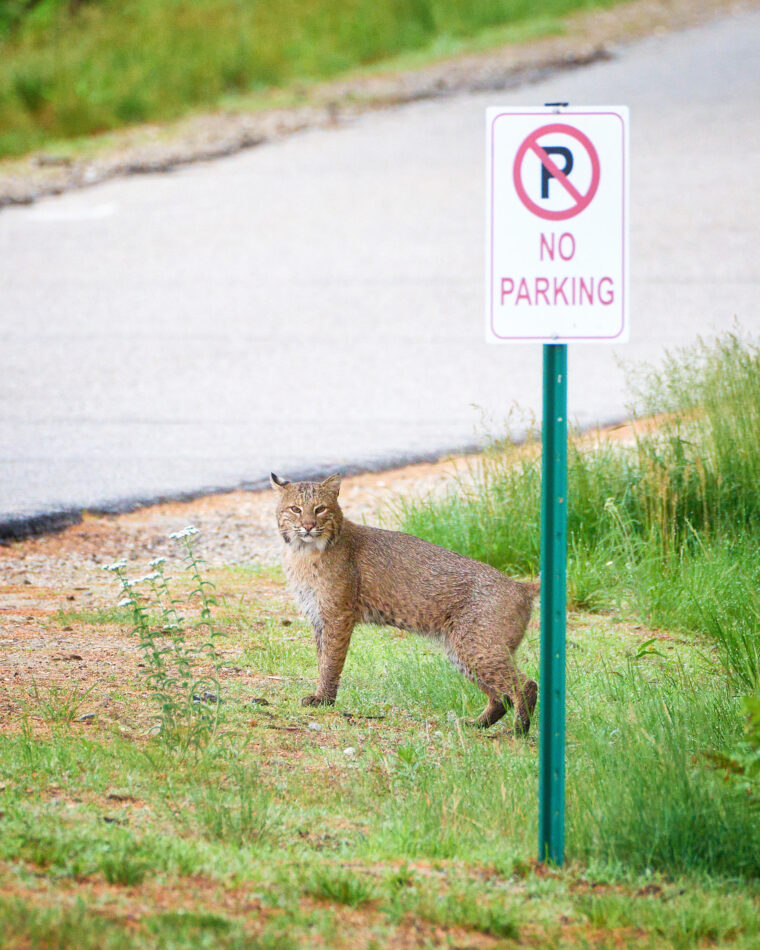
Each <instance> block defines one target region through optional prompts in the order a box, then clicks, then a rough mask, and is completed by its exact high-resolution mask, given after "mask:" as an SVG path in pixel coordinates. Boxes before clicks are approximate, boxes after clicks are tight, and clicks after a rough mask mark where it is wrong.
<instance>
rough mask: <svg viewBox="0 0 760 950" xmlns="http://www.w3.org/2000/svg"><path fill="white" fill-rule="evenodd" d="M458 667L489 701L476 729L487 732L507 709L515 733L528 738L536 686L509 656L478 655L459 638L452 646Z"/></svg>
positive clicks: (496, 651) (494, 651)
mask: <svg viewBox="0 0 760 950" xmlns="http://www.w3.org/2000/svg"><path fill="white" fill-rule="evenodd" d="M453 647H454V650H455V651H456V654H457V657H458V660H459V664H458V665H461V667H462V668H464V669H466V670H467V671H468V672H469V671H471V674H472V679H473V681H474V683H475V684H476V685H477V686H478V687H479V688H480V689H482V690H483V692H484V693H485V694H486V696H487V697H488V705H487V706H486V708H485V709H484V710H483V712H482V713H481V715H480V716H479V717H478V719H477V723H476V724H477V725H478V726H480V727H481V728H488V727H489V726H492V725H493V724H494V723H496V722H498V721H499V719H501V718H502V716H503V715H504V714H505V712H506V709H507V707H508V706H514V709H515V732H516V733H518V734H520V735H527V733H528V730H529V729H530V720H531V717H532V715H533V711H534V710H535V708H536V701H537V699H538V685H537V684H536V682H535V680H530V679H528V678H527V676H525V675H524V674H522V673H521V672H520V671H519V670H518V669H517V667H516V666H515V663H514V660H513V659H512V656H511V654H510V653H509V652H508V651H507V650H504V651H503V652H502V649H498V648H497V649H488V650H485V651H483V653H479V652H478V651H477V649H476V648H475V647H474V644H473V643H472V640H471V639H468V638H465V637H463V638H461V639H459V640H458V641H455V642H454V643H453Z"/></svg>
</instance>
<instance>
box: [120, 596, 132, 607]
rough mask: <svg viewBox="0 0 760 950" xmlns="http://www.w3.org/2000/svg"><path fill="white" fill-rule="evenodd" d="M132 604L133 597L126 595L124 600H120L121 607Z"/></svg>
mask: <svg viewBox="0 0 760 950" xmlns="http://www.w3.org/2000/svg"><path fill="white" fill-rule="evenodd" d="M131 604H132V598H131V597H125V598H124V600H120V601H119V607H129V606H131Z"/></svg>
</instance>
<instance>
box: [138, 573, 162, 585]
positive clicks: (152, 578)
mask: <svg viewBox="0 0 760 950" xmlns="http://www.w3.org/2000/svg"><path fill="white" fill-rule="evenodd" d="M160 576H161V575H160V574H159V573H158V571H153V573H152V574H146V575H145V577H141V578H140V580H139V581H138V582H137V583H138V584H142V583H144V582H145V581H155V580H157V579H158V578H159V577H160Z"/></svg>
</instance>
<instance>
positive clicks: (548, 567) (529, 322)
mask: <svg viewBox="0 0 760 950" xmlns="http://www.w3.org/2000/svg"><path fill="white" fill-rule="evenodd" d="M628 168H629V159H628V108H627V107H626V106H578V107H575V106H574V107H573V108H572V109H571V108H569V103H567V102H547V103H545V104H544V105H543V107H541V106H504V107H501V106H493V107H490V108H489V109H487V110H486V174H487V204H486V212H487V229H486V273H487V278H486V341H487V342H488V343H497V344H509V343H541V344H543V430H542V438H543V460H542V478H543V484H542V490H541V660H540V678H541V682H540V686H539V690H540V692H539V702H540V721H539V742H540V746H539V816H538V824H539V840H538V857H539V860H541V861H551V862H552V863H554V864H562V862H563V860H564V838H565V828H564V825H565V627H566V618H565V612H566V571H567V506H568V498H567V344H568V343H625V342H627V340H628V334H629V317H628V312H629V306H628V272H629V263H628V257H629V251H628V245H629V240H628V219H629V186H628V175H629V173H628Z"/></svg>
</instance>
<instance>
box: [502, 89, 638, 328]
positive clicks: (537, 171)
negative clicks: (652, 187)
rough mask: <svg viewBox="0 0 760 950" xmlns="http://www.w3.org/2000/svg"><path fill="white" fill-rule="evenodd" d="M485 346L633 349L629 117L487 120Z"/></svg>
mask: <svg viewBox="0 0 760 950" xmlns="http://www.w3.org/2000/svg"><path fill="white" fill-rule="evenodd" d="M486 129H487V132H486V136H487V149H486V154H487V234H486V270H487V280H486V340H487V342H489V343H573V342H578V343H623V342H626V341H627V339H628V164H629V163H628V108H627V107H626V106H586V107H577V108H572V109H569V108H557V107H550V106H543V107H541V106H539V107H532V108H530V107H513V106H505V107H503V108H499V107H494V108H490V109H488V110H487V112H486Z"/></svg>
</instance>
